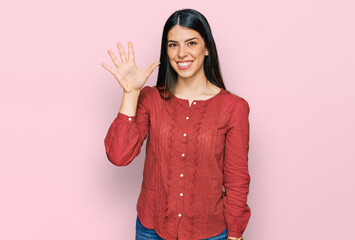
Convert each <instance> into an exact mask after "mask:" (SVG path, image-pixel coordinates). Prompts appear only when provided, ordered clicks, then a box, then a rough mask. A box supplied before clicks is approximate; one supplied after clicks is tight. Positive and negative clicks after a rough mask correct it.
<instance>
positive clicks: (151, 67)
mask: <svg viewBox="0 0 355 240" xmlns="http://www.w3.org/2000/svg"><path fill="white" fill-rule="evenodd" d="M159 65H160V62H155V63H153V64H152V65H150V66H149V67H148V68H147V69H146V70H145V76H146V77H149V76H150V74H152V72H153V71H154V69H156V68H157V67H158V66H159Z"/></svg>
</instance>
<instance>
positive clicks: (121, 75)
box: [102, 41, 160, 93]
mask: <svg viewBox="0 0 355 240" xmlns="http://www.w3.org/2000/svg"><path fill="white" fill-rule="evenodd" d="M117 47H118V51H119V54H120V59H121V62H120V61H118V59H117V58H116V56H115V55H114V54H113V52H112V50H111V49H109V50H108V53H109V55H110V57H111V59H112V61H113V63H114V64H115V65H116V67H117V69H114V68H111V67H110V66H108V65H107V64H105V63H103V64H102V66H103V67H104V68H105V69H107V70H108V71H109V72H111V73H112V74H113V76H114V77H115V78H116V80H117V82H118V83H119V84H120V86H121V87H122V88H123V90H124V91H125V92H127V93H129V92H132V91H137V90H140V89H141V88H142V87H143V86H144V84H145V83H146V81H147V79H148V77H149V76H150V75H151V73H152V72H153V71H154V69H155V68H156V67H158V66H159V64H160V63H159V62H155V63H153V64H152V65H150V66H149V67H148V68H147V69H146V70H140V69H138V68H137V65H136V63H135V61H134V51H133V44H132V42H130V41H129V42H128V60H127V58H126V54H125V52H124V50H123V47H122V44H121V43H117Z"/></svg>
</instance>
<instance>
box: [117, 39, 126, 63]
mask: <svg viewBox="0 0 355 240" xmlns="http://www.w3.org/2000/svg"><path fill="white" fill-rule="evenodd" d="M117 47H118V51H119V52H120V58H121V62H122V63H125V62H127V58H126V54H125V53H124V50H123V46H122V44H121V43H117Z"/></svg>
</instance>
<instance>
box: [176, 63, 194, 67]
mask: <svg viewBox="0 0 355 240" xmlns="http://www.w3.org/2000/svg"><path fill="white" fill-rule="evenodd" d="M178 64H179V66H182V67H186V66H188V65H190V64H191V62H183V63H178Z"/></svg>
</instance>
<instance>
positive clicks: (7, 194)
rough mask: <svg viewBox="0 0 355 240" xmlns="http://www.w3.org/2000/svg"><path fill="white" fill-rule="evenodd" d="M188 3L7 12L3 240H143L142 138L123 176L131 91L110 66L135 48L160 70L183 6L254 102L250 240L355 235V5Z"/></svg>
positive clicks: (229, 82)
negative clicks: (124, 118)
mask: <svg viewBox="0 0 355 240" xmlns="http://www.w3.org/2000/svg"><path fill="white" fill-rule="evenodd" d="M189 2H190V3H189V4H188V3H187V1H166V0H160V1H137V0H135V1H133V0H130V1H124V2H123V1H117V0H116V1H100V2H99V1H75V2H73V1H68V0H65V1H56V2H53V1H44V0H42V1H39V0H35V1H12V2H11V3H10V1H8V2H6V3H1V4H0V29H1V39H0V43H1V44H0V61H1V62H0V64H1V65H0V66H1V67H0V68H1V70H0V79H1V85H0V111H1V118H0V121H1V124H0V133H1V136H0V146H1V151H0V159H1V168H0V189H1V204H0V228H1V230H0V239H21V240H22V239H36V240H42V239H43V240H45V239H46V240H47V239H51V240H63V239H69V240H71V239H73V240H77V239H78V240H81V239H82V240H91V239H92V240H93V239H95V240H96V239H105V240H110V239H111V240H116V239H134V234H135V221H136V209H135V207H136V201H137V198H138V194H139V191H140V184H141V181H142V171H143V163H144V155H145V143H144V145H143V150H142V153H141V154H140V155H139V156H138V157H137V158H136V159H135V160H134V161H133V162H132V163H131V164H130V165H129V166H127V167H116V166H114V165H112V164H111V163H110V162H109V161H108V160H107V158H106V155H105V149H104V142H103V140H104V137H105V135H106V132H107V130H108V127H109V125H110V124H111V122H112V121H113V119H114V117H115V116H116V114H117V112H118V110H119V107H120V101H121V97H122V89H121V88H120V86H119V85H118V83H117V82H116V80H115V79H114V77H113V76H112V75H111V74H110V73H109V72H108V71H106V70H105V69H104V68H103V67H102V66H101V63H103V62H105V63H107V64H109V65H110V66H112V67H113V66H114V65H113V63H112V62H111V59H110V58H109V55H108V53H107V50H108V49H112V50H113V51H114V52H115V53H117V52H118V50H117V47H116V43H117V42H118V41H120V42H122V43H123V44H124V47H125V49H127V41H128V40H132V42H133V44H134V49H135V53H136V62H137V65H138V66H139V67H140V68H146V67H148V66H149V65H150V64H151V63H153V62H155V61H158V60H159V51H160V41H161V34H162V28H163V25H164V23H165V21H166V19H167V18H168V17H169V16H170V14H172V13H173V12H174V11H175V10H178V9H181V8H186V7H189V8H195V9H197V10H199V11H201V12H202V13H203V14H204V15H205V16H206V17H207V19H208V20H209V22H210V25H211V27H212V31H213V34H214V37H215V41H216V44H217V47H218V52H219V57H220V63H221V68H222V74H223V77H224V81H225V84H226V87H227V90H230V91H231V92H233V93H236V94H238V95H240V96H242V97H244V98H245V99H246V100H247V101H248V102H249V104H250V108H251V111H250V126H251V132H250V134H251V136H250V154H249V166H250V174H251V184H250V195H249V198H248V203H249V205H250V207H251V210H252V217H251V219H250V222H249V225H248V227H247V229H246V231H245V233H244V236H245V239H249V240H261V239H262V240H296V239H297V240H298V239H312V240H313V239H316V240H318V239H354V236H353V235H354V233H353V228H354V220H355V218H354V217H355V204H354V203H355V193H354V185H355V178H354V174H353V171H354V169H355V163H354V159H355V158H354V155H355V147H354V136H355V134H354V122H355V111H354V110H355V109H354V106H355V105H354V103H355V101H354V100H355V99H354V98H355V97H354V90H355V72H354V67H355V14H354V9H355V4H354V2H353V1H351V0H348V1H345V0H343V1H342V0H338V1H335V0H333V1H325V0H299V1H282V0H271V1H260V0H259V1H217V2H216V1H208V2H206V1H205V0H204V1H202V0H195V1H192V2H191V1H189ZM156 76H157V70H155V72H154V73H153V75H151V77H150V78H149V80H148V82H147V85H151V86H152V85H154V84H155V82H156Z"/></svg>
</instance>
